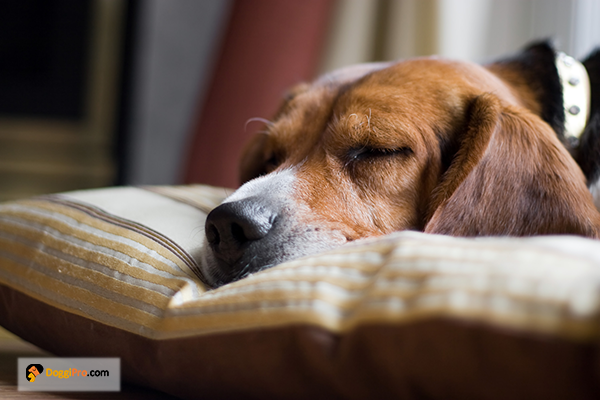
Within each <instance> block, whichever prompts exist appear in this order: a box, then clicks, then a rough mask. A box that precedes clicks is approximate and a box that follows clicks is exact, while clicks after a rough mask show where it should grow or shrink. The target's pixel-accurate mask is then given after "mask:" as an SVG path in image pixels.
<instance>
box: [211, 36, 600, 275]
mask: <svg viewBox="0 0 600 400" xmlns="http://www.w3.org/2000/svg"><path fill="white" fill-rule="evenodd" d="M583 65H584V66H585V67H583V66H581V64H579V62H577V61H576V60H574V59H572V58H570V57H568V56H565V55H563V54H557V53H556V52H555V51H554V49H553V48H552V47H551V46H550V45H549V44H548V43H545V42H544V43H538V44H534V45H532V46H530V47H528V48H527V49H525V50H524V51H523V52H522V53H520V54H518V55H517V56H515V57H513V58H510V59H505V60H502V61H499V62H496V63H493V64H490V65H486V66H480V65H476V64H473V63H469V62H460V61H451V60H446V59H441V58H437V57H426V58H416V59H410V60H405V61H400V62H393V63H374V64H363V65H358V66H353V67H348V68H344V69H341V70H338V71H335V72H333V73H330V74H328V75H325V76H323V77H321V78H320V79H318V80H316V81H315V82H313V83H311V84H302V85H299V86H297V87H295V88H294V89H293V90H292V91H291V92H290V94H289V95H288V96H287V98H286V99H285V101H284V102H283V104H282V105H281V108H280V109H279V111H278V113H277V114H276V116H275V118H274V119H273V122H270V123H268V126H267V127H266V131H265V132H262V133H260V134H258V135H256V137H254V138H253V140H252V141H251V142H250V143H249V144H248V146H247V148H246V150H245V154H244V156H243V158H242V162H241V178H242V181H244V182H246V183H244V185H243V186H241V187H240V188H239V189H238V190H237V191H236V192H235V193H233V194H232V195H231V196H230V197H228V198H227V199H226V200H225V202H224V203H223V204H222V205H220V206H219V207H217V208H216V209H214V210H213V211H212V212H211V213H210V214H209V215H208V218H207V220H206V227H205V229H206V246H205V248H204V252H203V254H202V258H203V260H202V268H203V273H204V275H205V277H206V280H207V281H208V283H209V284H210V285H212V286H219V285H222V284H224V283H227V282H231V281H234V280H237V279H240V278H242V277H244V276H246V275H248V274H250V273H253V272H256V271H259V270H261V269H265V268H268V267H271V266H273V265H275V264H278V263H280V262H282V261H285V260H288V259H291V258H296V257H299V256H303V255H307V254H312V253H316V252H319V251H322V250H325V249H329V248H332V247H336V246H340V245H342V244H344V243H348V242H352V241H355V240H358V239H362V238H366V237H372V236H380V235H385V234H388V233H391V232H394V231H398V230H404V229H411V230H419V231H424V232H427V233H437V234H447V235H456V236H491V235H511V236H528V235H544V234H574V235H582V236H587V237H592V238H597V237H599V236H600V214H599V213H598V211H597V210H596V208H595V206H594V201H593V198H592V195H591V194H590V191H589V190H588V188H587V187H586V183H589V185H590V186H591V189H592V191H594V190H596V191H600V187H599V185H598V183H597V182H596V181H597V180H598V178H599V177H600V158H599V157H597V155H599V154H600V104H599V101H600V97H599V96H600V54H599V53H595V54H593V55H592V56H591V57H590V58H588V60H586V61H584V63H583ZM586 68H587V72H588V73H589V78H588V74H586ZM590 88H591V100H590V98H589V97H590V95H589V92H590ZM588 115H589V117H588ZM588 121H589V122H588ZM582 131H583V132H582ZM578 164H579V165H578Z"/></svg>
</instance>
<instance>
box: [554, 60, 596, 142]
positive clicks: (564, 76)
mask: <svg viewBox="0 0 600 400" xmlns="http://www.w3.org/2000/svg"><path fill="white" fill-rule="evenodd" d="M556 70H557V71H558V76H559V78H560V83H561V85H562V94H563V106H564V115H565V125H564V127H565V130H564V135H565V138H566V139H567V140H568V141H569V142H570V144H571V145H575V146H576V145H577V143H578V142H579V138H580V136H581V134H582V133H583V131H584V130H585V127H586V125H587V122H588V118H589V115H590V101H591V93H590V79H589V77H588V74H587V71H586V69H585V67H584V66H583V64H582V63H580V62H579V61H577V60H576V59H574V58H573V57H571V56H568V55H566V54H565V53H562V52H558V53H557V54H556Z"/></svg>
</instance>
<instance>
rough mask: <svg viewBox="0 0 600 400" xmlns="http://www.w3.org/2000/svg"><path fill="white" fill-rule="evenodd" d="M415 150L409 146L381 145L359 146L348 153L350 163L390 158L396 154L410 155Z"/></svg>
mask: <svg viewBox="0 0 600 400" xmlns="http://www.w3.org/2000/svg"><path fill="white" fill-rule="evenodd" d="M412 153H413V151H412V149H411V148H409V147H396V148H381V147H368V146H365V147H357V148H354V149H350V151H348V153H347V160H348V163H353V162H359V161H366V160H375V159H379V158H389V157H396V156H408V155H410V154H412Z"/></svg>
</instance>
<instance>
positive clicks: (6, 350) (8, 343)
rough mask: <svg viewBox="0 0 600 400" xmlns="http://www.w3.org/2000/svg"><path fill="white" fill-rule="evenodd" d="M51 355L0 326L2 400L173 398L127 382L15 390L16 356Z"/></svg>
mask: <svg viewBox="0 0 600 400" xmlns="http://www.w3.org/2000/svg"><path fill="white" fill-rule="evenodd" d="M36 356H43V357H52V354H50V353H47V352H45V351H43V350H41V349H39V348H37V347H35V346H34V345H32V344H30V343H27V342H25V341H23V340H21V339H19V338H18V337H16V336H14V335H12V334H11V333H9V332H7V331H5V330H4V329H2V328H0V398H1V399H34V400H41V399H44V400H46V399H69V400H74V399H115V400H125V399H133V400H138V399H139V400H146V399H148V400H168V399H175V397H172V396H169V395H167V394H164V393H162V392H158V391H153V390H150V389H145V388H141V387H138V386H133V385H128V384H125V383H123V382H121V392H119V393H115V392H107V393H102V392H96V393H94V392H85V393H72V392H70V393H56V392H50V393H44V392H19V391H17V359H18V358H19V357H36Z"/></svg>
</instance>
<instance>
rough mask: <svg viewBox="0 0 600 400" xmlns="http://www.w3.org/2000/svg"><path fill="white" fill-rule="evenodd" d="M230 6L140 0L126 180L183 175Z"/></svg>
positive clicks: (171, 179)
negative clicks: (196, 116)
mask: <svg viewBox="0 0 600 400" xmlns="http://www.w3.org/2000/svg"><path fill="white" fill-rule="evenodd" d="M230 6H231V2H230V1H228V0H218V1H214V0H144V1H141V2H139V9H138V14H137V21H136V26H137V31H136V32H135V42H136V44H135V54H134V60H133V63H134V66H133V70H134V73H133V76H132V82H131V83H132V90H133V93H132V95H131V97H130V99H131V100H130V101H131V104H130V107H129V109H130V115H129V118H130V120H129V123H128V126H127V129H126V131H127V135H128V138H127V140H126V141H125V142H126V143H127V144H126V146H127V148H126V149H125V159H126V163H125V165H126V171H125V174H124V175H125V183H127V184H135V185H138V184H172V183H177V182H179V181H180V180H181V168H182V159H183V157H184V154H185V149H186V145H187V144H188V141H189V130H190V124H191V121H192V120H193V114H194V112H195V111H196V110H197V108H198V107H199V106H201V104H202V101H203V99H204V94H205V92H206V87H207V85H208V84H209V82H210V77H211V76H212V71H213V68H214V67H215V63H214V60H215V54H214V53H215V52H217V51H218V50H219V45H220V43H221V38H222V35H223V33H224V30H225V28H226V26H227V18H228V15H229V10H230Z"/></svg>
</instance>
